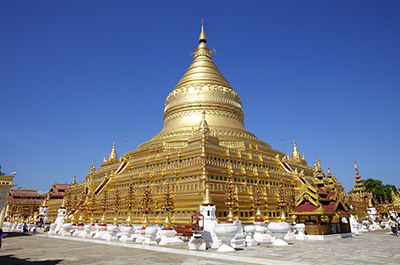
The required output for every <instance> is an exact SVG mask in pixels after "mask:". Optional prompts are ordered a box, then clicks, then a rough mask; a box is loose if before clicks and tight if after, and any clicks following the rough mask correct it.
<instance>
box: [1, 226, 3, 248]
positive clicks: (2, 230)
mask: <svg viewBox="0 0 400 265" xmlns="http://www.w3.org/2000/svg"><path fill="white" fill-rule="evenodd" d="M2 239H3V229H1V228H0V249H1V244H2V243H1V242H2Z"/></svg>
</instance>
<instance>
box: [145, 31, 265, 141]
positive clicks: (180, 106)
mask: <svg viewBox="0 0 400 265" xmlns="http://www.w3.org/2000/svg"><path fill="white" fill-rule="evenodd" d="M206 42H207V40H206V36H205V33H204V28H203V27H202V29H201V33H200V38H199V45H198V46H197V49H196V51H195V53H194V56H193V62H192V63H191V65H190V66H189V68H188V69H187V70H186V72H185V74H184V75H183V77H182V78H181V80H180V81H179V82H178V84H177V85H176V87H175V89H174V90H173V91H172V92H171V93H170V94H169V95H168V97H167V100H166V101H165V108H164V126H163V129H162V130H161V132H159V133H158V134H156V135H155V136H154V137H153V138H152V139H151V140H150V141H148V142H145V143H143V144H141V145H140V146H139V147H138V148H144V147H148V146H150V145H168V146H184V145H186V143H187V140H188V139H189V138H190V137H191V136H192V135H193V132H194V130H196V129H197V127H198V125H199V123H200V122H201V120H202V116H203V114H202V113H203V112H205V115H206V116H207V122H208V125H209V127H210V130H211V132H212V133H213V134H214V135H215V136H217V137H218V138H219V140H220V144H221V145H223V146H230V147H240V146H244V145H245V143H252V144H257V145H259V146H264V147H266V148H271V146H270V145H269V144H267V143H265V142H263V141H260V140H258V139H257V138H256V137H255V136H254V135H253V134H252V133H250V132H248V131H247V130H246V129H245V127H244V123H243V121H244V115H243V111H242V101H241V99H240V97H239V95H238V94H237V93H236V92H235V91H234V90H233V89H232V88H231V86H230V85H229V83H228V82H227V81H226V79H225V78H224V77H223V76H222V74H221V72H220V71H219V70H218V68H217V67H216V66H215V64H214V62H213V61H212V57H211V52H210V49H209V48H208V46H207V44H206Z"/></svg>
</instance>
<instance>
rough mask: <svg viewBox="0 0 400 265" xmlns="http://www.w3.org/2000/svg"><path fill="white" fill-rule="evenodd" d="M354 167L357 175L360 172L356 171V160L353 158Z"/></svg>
mask: <svg viewBox="0 0 400 265" xmlns="http://www.w3.org/2000/svg"><path fill="white" fill-rule="evenodd" d="M354 168H355V170H356V175H359V174H360V173H359V172H358V167H357V161H356V160H355V159H354Z"/></svg>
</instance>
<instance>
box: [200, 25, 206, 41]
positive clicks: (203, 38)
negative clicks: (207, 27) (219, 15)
mask: <svg viewBox="0 0 400 265" xmlns="http://www.w3.org/2000/svg"><path fill="white" fill-rule="evenodd" d="M201 42H204V43H206V42H207V39H206V33H205V32H204V20H203V19H201V32H200V36H199V43H201Z"/></svg>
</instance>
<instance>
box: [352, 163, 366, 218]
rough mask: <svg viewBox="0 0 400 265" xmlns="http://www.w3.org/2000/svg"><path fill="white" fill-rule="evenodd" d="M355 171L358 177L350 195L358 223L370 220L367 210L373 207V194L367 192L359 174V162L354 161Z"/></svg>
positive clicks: (355, 178)
mask: <svg viewBox="0 0 400 265" xmlns="http://www.w3.org/2000/svg"><path fill="white" fill-rule="evenodd" d="M354 169H355V172H356V175H355V177H354V188H353V190H352V191H351V192H350V194H349V198H350V202H351V205H352V206H353V210H354V211H353V215H354V216H355V218H356V219H357V220H358V221H361V220H366V219H368V213H367V208H369V207H372V205H370V204H371V199H372V195H371V193H369V192H367V191H366V189H365V186H364V183H363V182H362V179H361V176H360V173H359V172H358V167H357V161H356V160H354Z"/></svg>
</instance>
